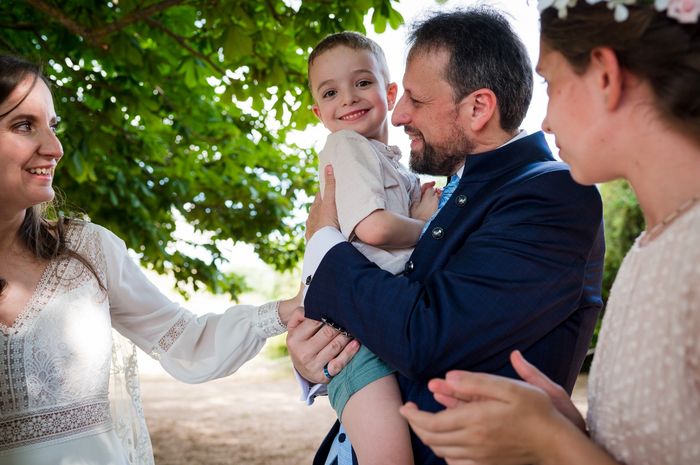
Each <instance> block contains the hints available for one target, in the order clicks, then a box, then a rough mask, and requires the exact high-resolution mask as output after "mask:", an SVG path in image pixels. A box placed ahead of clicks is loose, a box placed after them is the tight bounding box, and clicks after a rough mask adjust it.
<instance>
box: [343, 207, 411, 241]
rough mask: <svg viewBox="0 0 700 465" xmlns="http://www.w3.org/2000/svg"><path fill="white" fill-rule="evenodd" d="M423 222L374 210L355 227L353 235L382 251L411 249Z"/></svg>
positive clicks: (385, 211)
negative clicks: (382, 249)
mask: <svg viewBox="0 0 700 465" xmlns="http://www.w3.org/2000/svg"><path fill="white" fill-rule="evenodd" d="M423 225H425V221H423V220H418V219H413V218H409V217H407V216H403V215H399V214H396V213H393V212H390V211H387V210H375V211H373V212H372V213H370V214H369V215H368V216H367V217H366V218H365V219H364V220H362V221H360V222H359V223H358V224H357V226H355V235H356V236H357V238H358V239H360V240H361V241H362V242H364V243H365V244H369V245H373V246H375V247H380V248H384V249H400V248H404V247H413V246H414V245H416V242H418V238H419V237H420V232H421V230H422V229H423Z"/></svg>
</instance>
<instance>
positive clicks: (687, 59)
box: [540, 1, 700, 140]
mask: <svg viewBox="0 0 700 465" xmlns="http://www.w3.org/2000/svg"><path fill="white" fill-rule="evenodd" d="M628 9H629V13H630V14H629V17H628V18H627V19H626V20H625V21H621V22H617V21H615V18H614V15H613V13H612V11H611V10H610V9H609V8H608V7H607V6H606V3H605V2H603V3H598V4H594V5H589V4H588V3H586V2H583V1H579V2H578V3H577V4H576V6H575V7H569V8H568V14H567V16H566V18H564V19H561V18H559V17H558V15H557V10H556V9H554V8H547V9H546V10H544V11H543V12H542V14H541V17H540V19H541V38H542V41H543V43H544V44H546V45H547V46H548V47H549V48H551V49H553V50H556V51H558V52H560V53H561V54H562V55H564V57H565V58H566V59H567V61H568V62H569V63H570V64H571V65H572V67H573V68H574V70H575V71H576V72H578V73H583V72H584V71H585V70H586V68H587V67H588V64H589V60H590V56H591V51H592V50H593V49H594V48H596V47H610V48H612V49H613V50H614V51H615V54H616V55H617V58H618V60H619V61H620V64H621V66H623V67H624V68H625V69H627V70H629V71H630V72H632V73H634V74H635V75H637V76H639V77H641V78H643V79H645V80H647V81H648V82H649V84H650V85H651V88H652V90H653V92H654V94H655V97H656V102H655V104H656V108H657V109H658V110H659V112H660V114H661V115H662V117H664V118H665V119H666V120H667V121H668V122H669V123H670V124H671V125H672V126H673V127H675V128H678V129H679V130H681V131H683V132H685V133H687V134H689V135H691V136H692V137H695V138H696V139H698V140H700V90H699V89H700V88H699V87H698V83H700V24H699V23H697V22H696V23H688V24H681V23H679V22H678V21H677V20H675V19H673V18H669V17H668V16H667V13H666V12H665V11H661V12H657V11H656V10H655V9H654V8H653V7H648V6H629V7H628Z"/></svg>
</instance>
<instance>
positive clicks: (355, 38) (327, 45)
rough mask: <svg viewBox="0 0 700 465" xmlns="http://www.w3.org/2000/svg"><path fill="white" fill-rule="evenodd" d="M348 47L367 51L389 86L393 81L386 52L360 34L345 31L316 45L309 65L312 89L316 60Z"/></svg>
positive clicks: (310, 56) (331, 35) (329, 36)
mask: <svg viewBox="0 0 700 465" xmlns="http://www.w3.org/2000/svg"><path fill="white" fill-rule="evenodd" d="M341 46H343V47H348V48H351V49H353V50H367V51H369V52H370V53H371V54H372V55H374V58H375V59H376V60H377V63H378V64H379V71H380V72H381V73H382V77H383V78H384V81H386V82H385V84H389V83H390V82H391V79H390V77H389V66H387V64H386V57H385V56H384V51H383V50H382V48H381V47H380V46H379V44H377V43H376V42H375V41H373V40H372V39H370V38H368V37H366V36H364V35H362V34H360V33H359V32H353V31H345V32H338V33H335V34H330V35H327V36H326V37H324V38H323V39H322V40H321V42H319V43H318V44H316V46H315V47H314V49H313V50H312V51H311V54H310V55H309V60H308V63H307V76H308V77H309V88H311V73H310V71H311V66H312V65H313V64H314V60H316V58H318V57H319V56H321V55H322V54H323V53H325V52H327V51H329V50H333V49H334V48H336V47H341Z"/></svg>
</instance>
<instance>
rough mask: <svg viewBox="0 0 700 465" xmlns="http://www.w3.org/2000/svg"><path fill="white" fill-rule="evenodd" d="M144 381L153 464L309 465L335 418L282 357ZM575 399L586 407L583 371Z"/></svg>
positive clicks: (149, 371)
mask: <svg viewBox="0 0 700 465" xmlns="http://www.w3.org/2000/svg"><path fill="white" fill-rule="evenodd" d="M143 365H144V364H143V363H142V368H143V370H142V371H143V374H142V376H141V388H142V394H143V401H144V409H145V412H146V419H147V421H148V426H149V430H150V432H151V438H152V440H153V449H154V453H155V457H156V465H186V464H187V465H199V464H202V465H204V464H206V465H234V464H235V465H238V464H247V465H308V464H310V463H311V459H312V457H313V454H314V452H315V450H316V448H317V446H318V445H319V444H320V442H321V440H322V439H323V437H324V436H325V434H326V432H327V431H328V429H329V428H330V426H331V425H332V423H333V421H334V420H335V414H334V412H333V411H332V409H331V408H330V406H329V405H328V401H327V399H326V398H321V399H319V400H318V401H316V403H315V404H314V405H313V406H311V407H307V406H306V405H305V404H304V403H303V402H301V401H299V400H298V399H299V390H298V386H297V384H296V381H295V380H294V378H293V375H292V372H291V367H290V365H289V362H288V361H287V360H269V359H267V358H265V357H264V356H260V357H258V358H256V359H254V360H253V361H251V362H249V363H248V364H246V365H244V366H243V368H241V370H240V371H239V372H238V373H236V374H234V375H233V376H231V377H229V378H226V379H222V380H217V381H213V382H209V383H205V384H201V385H188V384H184V383H180V382H178V381H175V380H173V379H172V378H171V377H169V376H168V375H167V374H165V373H164V372H163V371H162V370H161V369H160V368H159V367H154V366H153V365H149V364H148V362H147V363H146V364H145V365H146V366H145V367H144V366H143ZM579 381H580V382H579V384H578V385H577V388H576V390H575V391H574V400H575V402H576V404H577V405H578V406H579V408H582V409H585V388H584V387H583V386H585V377H584V378H583V379H580V380H579Z"/></svg>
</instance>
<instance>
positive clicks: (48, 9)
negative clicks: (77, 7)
mask: <svg viewBox="0 0 700 465" xmlns="http://www.w3.org/2000/svg"><path fill="white" fill-rule="evenodd" d="M25 1H26V2H27V3H28V4H29V5H31V6H33V7H34V8H36V9H37V10H39V11H42V12H43V13H44V14H46V15H47V16H49V17H50V18H53V19H54V20H55V21H58V22H59V23H60V24H62V25H63V26H64V27H65V28H66V29H68V30H69V31H71V32H72V33H74V34H76V35H79V36H81V37H83V38H84V39H85V40H87V41H88V42H92V36H91V35H90V33H89V32H88V30H87V29H85V28H84V27H83V26H81V25H80V24H78V23H76V22H75V21H73V19H71V18H69V17H68V16H66V15H65V14H64V13H63V11H61V10H60V9H58V8H56V7H54V6H51V5H48V4H46V3H45V2H43V1H42V0H25Z"/></svg>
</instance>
